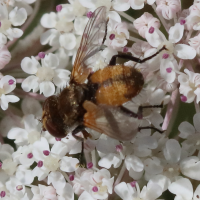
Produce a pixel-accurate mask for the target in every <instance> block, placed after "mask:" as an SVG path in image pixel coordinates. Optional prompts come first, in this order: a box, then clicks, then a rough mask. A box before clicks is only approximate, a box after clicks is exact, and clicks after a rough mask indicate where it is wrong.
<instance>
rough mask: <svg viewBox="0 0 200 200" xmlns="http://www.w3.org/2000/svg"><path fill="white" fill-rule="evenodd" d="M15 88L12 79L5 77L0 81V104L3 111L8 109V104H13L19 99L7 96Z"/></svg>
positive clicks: (13, 79)
mask: <svg viewBox="0 0 200 200" xmlns="http://www.w3.org/2000/svg"><path fill="white" fill-rule="evenodd" d="M15 87H16V80H15V78H14V77H12V76H9V75H6V76H3V77H1V79H0V104H1V108H2V109H3V110H6V109H7V108H8V103H9V102H11V103H15V102H17V101H19V98H18V97H17V96H15V95H7V94H8V93H10V92H12V91H13V90H14V89H15Z"/></svg>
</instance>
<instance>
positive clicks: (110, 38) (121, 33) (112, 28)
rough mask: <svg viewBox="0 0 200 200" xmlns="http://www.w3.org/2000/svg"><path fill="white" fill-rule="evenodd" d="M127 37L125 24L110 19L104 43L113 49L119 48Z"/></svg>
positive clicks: (124, 43) (123, 44) (125, 42)
mask: <svg viewBox="0 0 200 200" xmlns="http://www.w3.org/2000/svg"><path fill="white" fill-rule="evenodd" d="M128 38H129V32H128V27H127V25H126V24H125V23H118V22H116V21H114V20H112V19H110V20H109V26H108V33H107V40H106V42H105V44H106V45H107V46H110V47H112V48H113V49H119V48H121V47H124V46H125V45H126V44H127V39H128Z"/></svg>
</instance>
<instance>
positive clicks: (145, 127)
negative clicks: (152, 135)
mask: <svg viewBox="0 0 200 200" xmlns="http://www.w3.org/2000/svg"><path fill="white" fill-rule="evenodd" d="M142 129H153V130H155V131H158V132H159V133H163V132H165V131H164V130H160V129H158V128H155V127H152V126H144V127H139V128H138V130H139V131H141V130H142Z"/></svg>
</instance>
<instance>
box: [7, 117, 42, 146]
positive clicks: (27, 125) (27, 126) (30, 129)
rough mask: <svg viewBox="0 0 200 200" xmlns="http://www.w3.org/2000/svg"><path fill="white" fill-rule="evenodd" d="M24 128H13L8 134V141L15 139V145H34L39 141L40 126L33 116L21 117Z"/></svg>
mask: <svg viewBox="0 0 200 200" xmlns="http://www.w3.org/2000/svg"><path fill="white" fill-rule="evenodd" d="M23 123H24V128H22V127H13V128H12V129H11V130H10V131H9V132H8V138H9V139H15V143H16V144H18V145H23V144H27V143H31V144H32V143H34V142H35V141H37V140H39V139H40V132H41V124H39V122H38V120H37V119H35V117H34V115H32V114H30V115H25V116H24V117H23Z"/></svg>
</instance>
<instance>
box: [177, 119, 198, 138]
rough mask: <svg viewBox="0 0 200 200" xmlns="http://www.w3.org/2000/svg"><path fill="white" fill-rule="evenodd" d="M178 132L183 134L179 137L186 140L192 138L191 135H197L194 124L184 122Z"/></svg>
mask: <svg viewBox="0 0 200 200" xmlns="http://www.w3.org/2000/svg"><path fill="white" fill-rule="evenodd" d="M198 123H199V122H198ZM178 130H179V131H180V132H181V133H180V135H179V137H181V138H184V139H186V138H187V137H188V136H190V135H192V134H194V133H195V129H194V126H192V124H190V123H189V122H187V121H185V122H182V123H181V124H180V125H179V127H178Z"/></svg>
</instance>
